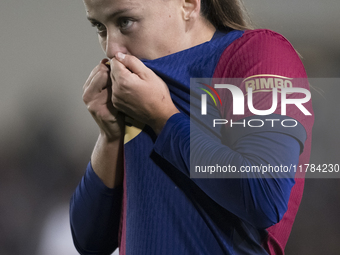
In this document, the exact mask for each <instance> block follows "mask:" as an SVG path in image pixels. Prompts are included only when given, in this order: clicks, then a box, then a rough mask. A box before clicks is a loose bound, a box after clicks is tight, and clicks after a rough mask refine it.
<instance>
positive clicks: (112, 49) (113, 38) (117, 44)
mask: <svg viewBox="0 0 340 255" xmlns="http://www.w3.org/2000/svg"><path fill="white" fill-rule="evenodd" d="M118 52H122V53H124V54H127V49H126V47H125V45H124V42H123V39H122V38H120V37H119V35H114V34H108V35H107V38H106V45H105V53H106V56H107V57H108V58H110V59H111V58H113V57H114V56H115V54H116V53H118Z"/></svg>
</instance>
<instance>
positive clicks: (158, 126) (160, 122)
mask: <svg viewBox="0 0 340 255" xmlns="http://www.w3.org/2000/svg"><path fill="white" fill-rule="evenodd" d="M179 112H180V111H179V110H178V109H177V108H174V109H172V110H171V111H169V112H167V113H166V114H165V115H163V116H162V117H161V118H157V119H155V120H154V121H153V123H152V124H151V125H150V126H151V128H152V129H153V131H154V132H155V133H156V135H159V134H160V133H161V131H162V130H163V128H164V126H165V124H166V123H167V121H168V120H169V119H170V117H172V116H173V115H175V114H177V113H179Z"/></svg>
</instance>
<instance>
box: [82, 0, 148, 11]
mask: <svg viewBox="0 0 340 255" xmlns="http://www.w3.org/2000/svg"><path fill="white" fill-rule="evenodd" d="M83 1H84V4H85V8H86V11H87V12H90V13H91V12H110V11H112V10H115V9H117V8H135V7H141V6H143V5H146V4H147V3H149V2H154V0H83Z"/></svg>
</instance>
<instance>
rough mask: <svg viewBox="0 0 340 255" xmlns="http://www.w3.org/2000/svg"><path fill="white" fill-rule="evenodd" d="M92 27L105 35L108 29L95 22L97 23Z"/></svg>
mask: <svg viewBox="0 0 340 255" xmlns="http://www.w3.org/2000/svg"><path fill="white" fill-rule="evenodd" d="M92 26H93V27H95V28H96V29H97V33H98V34H103V33H105V32H106V27H105V26H104V25H103V24H101V23H98V22H95V23H92Z"/></svg>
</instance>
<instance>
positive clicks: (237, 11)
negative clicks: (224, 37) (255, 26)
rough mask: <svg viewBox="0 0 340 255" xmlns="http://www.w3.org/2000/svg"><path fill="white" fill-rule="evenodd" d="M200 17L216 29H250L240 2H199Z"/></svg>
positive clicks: (237, 0) (227, 0) (249, 23)
mask: <svg viewBox="0 0 340 255" xmlns="http://www.w3.org/2000/svg"><path fill="white" fill-rule="evenodd" d="M201 15H202V16H203V17H205V18H206V19H207V20H208V21H210V22H211V23H212V24H213V25H214V26H215V27H216V28H217V29H237V30H247V29H252V25H251V22H250V19H249V16H248V14H247V11H246V9H245V7H244V5H243V3H242V1H241V0H201Z"/></svg>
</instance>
